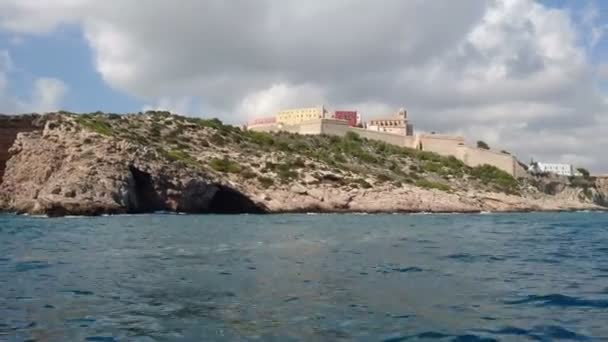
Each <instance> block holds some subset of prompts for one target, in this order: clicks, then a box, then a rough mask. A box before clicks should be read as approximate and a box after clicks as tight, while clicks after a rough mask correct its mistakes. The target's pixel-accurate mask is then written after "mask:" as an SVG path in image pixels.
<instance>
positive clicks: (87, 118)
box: [76, 114, 112, 135]
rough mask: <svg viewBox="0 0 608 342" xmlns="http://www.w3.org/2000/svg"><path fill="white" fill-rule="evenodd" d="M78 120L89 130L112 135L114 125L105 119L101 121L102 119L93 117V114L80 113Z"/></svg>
mask: <svg viewBox="0 0 608 342" xmlns="http://www.w3.org/2000/svg"><path fill="white" fill-rule="evenodd" d="M76 122H78V123H79V124H80V125H81V126H83V127H85V128H87V129H88V130H90V131H93V132H96V133H99V134H101V135H112V126H110V125H109V124H108V123H106V122H104V121H101V119H97V118H93V117H92V116H91V115H87V114H82V115H79V116H78V117H76Z"/></svg>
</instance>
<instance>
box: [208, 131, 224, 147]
mask: <svg viewBox="0 0 608 342" xmlns="http://www.w3.org/2000/svg"><path fill="white" fill-rule="evenodd" d="M210 140H211V143H212V144H213V145H216V146H224V145H226V139H224V138H223V137H222V135H221V134H218V133H214V134H213V135H212V136H211V138H210Z"/></svg>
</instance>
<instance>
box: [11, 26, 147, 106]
mask: <svg viewBox="0 0 608 342" xmlns="http://www.w3.org/2000/svg"><path fill="white" fill-rule="evenodd" d="M2 49H4V50H7V51H8V52H9V54H10V56H11V60H12V63H13V69H12V70H11V72H10V73H9V82H10V84H11V89H12V90H13V92H14V95H15V96H17V97H20V98H23V97H28V96H29V95H30V94H29V93H30V91H31V89H32V84H33V82H34V81H35V80H36V79H37V78H39V77H51V78H57V79H61V80H62V81H63V82H64V83H65V84H66V85H67V86H68V92H67V94H66V97H65V99H64V101H63V103H62V106H61V107H62V108H63V109H66V110H70V111H75V112H92V111H97V110H102V111H106V112H118V113H123V112H137V111H140V110H141V109H142V107H143V103H142V101H140V100H138V99H137V98H135V97H133V96H129V95H128V94H126V93H125V92H121V91H115V90H113V89H112V88H111V87H110V86H108V85H107V84H106V83H105V82H104V80H103V79H102V77H101V75H100V74H99V73H98V72H97V71H96V69H95V62H94V55H93V52H92V51H91V48H90V47H89V45H88V44H87V42H86V40H85V39H84V37H83V33H82V31H81V29H80V28H79V27H78V26H76V25H61V26H60V27H58V28H57V29H56V30H54V31H53V32H50V33H47V34H42V35H28V36H25V35H11V34H10V33H4V34H1V35H0V50H2ZM0 111H1V109H0Z"/></svg>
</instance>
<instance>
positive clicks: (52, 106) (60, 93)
mask: <svg viewBox="0 0 608 342" xmlns="http://www.w3.org/2000/svg"><path fill="white" fill-rule="evenodd" d="M67 91H68V87H67V86H66V85H65V83H63V81H61V80H59V79H56V78H39V79H37V80H36V82H35V84H34V91H33V94H32V97H31V99H30V100H29V102H20V103H19V105H20V108H22V110H23V111H32V112H40V113H44V112H50V111H57V110H59V109H60V108H61V101H62V100H63V98H64V97H65V95H66V93H67Z"/></svg>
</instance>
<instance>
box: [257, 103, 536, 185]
mask: <svg viewBox="0 0 608 342" xmlns="http://www.w3.org/2000/svg"><path fill="white" fill-rule="evenodd" d="M353 119H355V120H356V121H355V123H359V122H360V116H359V113H357V112H356V111H336V112H334V113H333V115H331V117H330V115H328V111H327V110H326V109H325V107H324V106H319V107H311V108H299V109H288V110H283V111H280V112H279V113H278V114H277V116H276V119H275V120H272V118H264V119H259V120H254V121H252V122H251V123H250V124H249V125H247V127H246V129H249V130H254V131H262V132H278V131H286V132H291V133H297V134H314V135H316V134H328V135H338V136H344V135H346V134H347V133H348V132H354V133H357V134H358V135H359V136H361V137H363V138H367V139H373V140H379V141H383V142H385V143H388V144H392V145H396V146H401V147H407V148H413V149H417V150H421V151H429V152H434V153H437V154H440V155H443V156H453V157H455V158H457V159H458V160H461V161H462V162H463V163H465V164H466V165H468V166H471V167H476V166H479V165H484V164H488V165H492V166H495V167H496V168H498V169H500V170H503V171H505V172H507V173H508V174H510V175H512V176H514V177H527V175H528V173H527V171H526V170H525V169H524V168H523V167H522V166H521V165H520V163H519V161H518V160H517V158H515V157H514V156H512V155H510V154H505V153H500V152H497V151H492V150H484V149H480V148H477V147H472V146H467V145H466V144H465V139H464V138H463V137H460V136H451V135H441V134H417V135H415V134H414V126H413V125H412V124H411V123H409V121H408V118H407V112H406V111H405V109H400V110H399V111H398V112H397V113H396V114H395V115H394V116H392V117H388V118H383V119H374V120H370V121H369V122H368V123H367V124H366V125H364V127H366V128H359V127H356V126H355V125H356V124H355V125H353ZM357 121H358V122H357Z"/></svg>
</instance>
